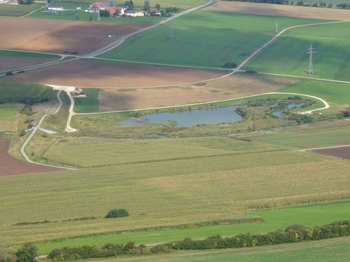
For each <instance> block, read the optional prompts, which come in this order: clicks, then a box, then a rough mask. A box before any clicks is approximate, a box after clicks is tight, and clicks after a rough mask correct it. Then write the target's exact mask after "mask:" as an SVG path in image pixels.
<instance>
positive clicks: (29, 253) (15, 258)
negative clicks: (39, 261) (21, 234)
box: [0, 243, 38, 262]
mask: <svg viewBox="0 0 350 262" xmlns="http://www.w3.org/2000/svg"><path fill="white" fill-rule="evenodd" d="M37 251H38V249H37V247H36V246H34V245H33V244H31V243H25V244H24V245H23V246H22V247H21V248H19V249H18V250H17V252H13V251H11V250H9V249H1V250H0V262H34V261H36V257H37V256H38V253H37Z"/></svg>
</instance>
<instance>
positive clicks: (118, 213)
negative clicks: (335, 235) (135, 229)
mask: <svg viewBox="0 0 350 262" xmlns="http://www.w3.org/2000/svg"><path fill="white" fill-rule="evenodd" d="M128 216H129V213H128V211H127V210H126V209H112V210H111V211H109V212H108V214H107V215H106V216H105V218H116V217H128Z"/></svg>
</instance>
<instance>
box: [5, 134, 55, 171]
mask: <svg viewBox="0 0 350 262" xmlns="http://www.w3.org/2000/svg"><path fill="white" fill-rule="evenodd" d="M10 142H11V140H10V139H5V138H0V176H12V175H20V174H31V173H42V172H52V171H61V170H62V169H57V168H52V167H45V166H40V165H35V164H30V163H26V162H23V161H20V160H18V159H15V158H13V157H12V156H10V155H9V154H8V153H7V151H8V148H9V146H10Z"/></svg>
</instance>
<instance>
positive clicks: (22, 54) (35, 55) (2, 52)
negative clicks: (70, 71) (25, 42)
mask: <svg viewBox="0 0 350 262" xmlns="http://www.w3.org/2000/svg"><path fill="white" fill-rule="evenodd" d="M0 56H13V57H29V58H32V57H33V58H52V59H59V58H60V56H58V55H51V54H43V53H33V52H21V51H9V50H0Z"/></svg>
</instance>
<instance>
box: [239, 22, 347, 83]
mask: <svg viewBox="0 0 350 262" xmlns="http://www.w3.org/2000/svg"><path fill="white" fill-rule="evenodd" d="M348 27H349V23H339V24H329V25H317V26H309V27H301V28H295V29H292V30H289V31H288V32H286V33H285V34H283V35H282V36H281V37H280V38H278V39H277V40H276V41H275V42H273V43H272V44H271V45H269V46H268V47H266V48H265V49H264V52H261V53H259V54H258V55H257V56H256V57H255V58H254V59H252V60H251V61H250V62H249V63H248V64H247V65H246V66H245V67H244V69H251V70H255V71H259V72H268V73H278V74H287V75H297V76H308V77H312V78H326V79H336V80H350V78H349V76H350V71H349V70H350V56H349V55H348V51H347V50H348V46H349V45H350V37H349V35H348V34H346V32H347V30H348ZM310 44H312V47H313V48H315V50H314V51H315V53H314V54H313V69H314V74H313V75H308V74H306V71H307V70H308V66H309V55H308V54H306V52H307V49H308V48H310Z"/></svg>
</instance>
